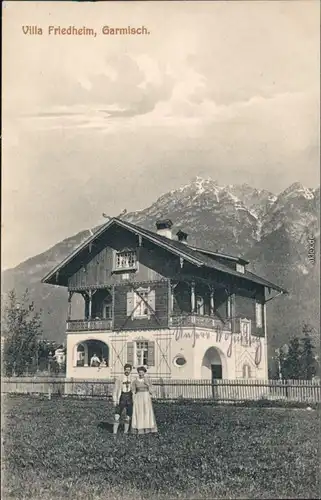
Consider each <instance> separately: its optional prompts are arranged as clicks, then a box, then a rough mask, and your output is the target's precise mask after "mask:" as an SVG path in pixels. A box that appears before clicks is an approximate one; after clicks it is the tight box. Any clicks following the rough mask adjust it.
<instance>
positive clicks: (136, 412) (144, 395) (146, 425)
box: [131, 391, 157, 434]
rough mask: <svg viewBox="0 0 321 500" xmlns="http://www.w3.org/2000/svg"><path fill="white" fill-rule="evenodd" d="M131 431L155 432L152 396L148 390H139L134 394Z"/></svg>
mask: <svg viewBox="0 0 321 500" xmlns="http://www.w3.org/2000/svg"><path fill="white" fill-rule="evenodd" d="M131 431H132V432H133V433H134V434H148V433H149V432H157V424H156V420H155V415H154V410H153V404H152V398H151V397H150V394H149V392H148V391H139V392H137V393H136V394H135V395H134V401H133V417H132V425H131Z"/></svg>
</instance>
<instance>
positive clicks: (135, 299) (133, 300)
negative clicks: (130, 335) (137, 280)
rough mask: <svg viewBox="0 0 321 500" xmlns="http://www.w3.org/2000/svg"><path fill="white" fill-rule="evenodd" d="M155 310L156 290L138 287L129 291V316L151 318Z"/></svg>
mask: <svg viewBox="0 0 321 500" xmlns="http://www.w3.org/2000/svg"><path fill="white" fill-rule="evenodd" d="M154 312H155V290H151V289H150V288H138V289H137V290H131V291H129V292H127V316H131V317H132V319H133V320H134V319H137V318H138V319H139V318H146V319H149V318H150V317H151V316H152V315H153V313H154Z"/></svg>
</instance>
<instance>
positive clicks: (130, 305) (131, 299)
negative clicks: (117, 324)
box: [127, 290, 134, 316]
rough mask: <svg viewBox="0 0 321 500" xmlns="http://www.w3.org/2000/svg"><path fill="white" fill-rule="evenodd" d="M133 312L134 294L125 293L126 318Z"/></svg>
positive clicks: (131, 291)
mask: <svg viewBox="0 0 321 500" xmlns="http://www.w3.org/2000/svg"><path fill="white" fill-rule="evenodd" d="M133 310H134V292H133V290H130V291H129V292H127V316H131V315H132V313H133Z"/></svg>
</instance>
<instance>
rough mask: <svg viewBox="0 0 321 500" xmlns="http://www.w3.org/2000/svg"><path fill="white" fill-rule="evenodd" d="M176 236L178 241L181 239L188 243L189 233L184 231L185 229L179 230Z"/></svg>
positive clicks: (182, 241)
mask: <svg viewBox="0 0 321 500" xmlns="http://www.w3.org/2000/svg"><path fill="white" fill-rule="evenodd" d="M176 236H177V239H178V241H180V242H181V243H185V245H186V244H187V237H188V234H187V233H184V231H181V230H179V231H177V233H176Z"/></svg>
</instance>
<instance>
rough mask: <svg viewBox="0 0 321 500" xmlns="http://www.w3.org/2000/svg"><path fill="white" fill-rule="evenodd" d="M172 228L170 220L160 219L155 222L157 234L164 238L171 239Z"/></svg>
mask: <svg viewBox="0 0 321 500" xmlns="http://www.w3.org/2000/svg"><path fill="white" fill-rule="evenodd" d="M172 226H173V223H172V221H171V220H170V219H162V220H158V221H156V229H157V234H159V235H160V236H165V238H169V239H170V240H171V239H172Z"/></svg>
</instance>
